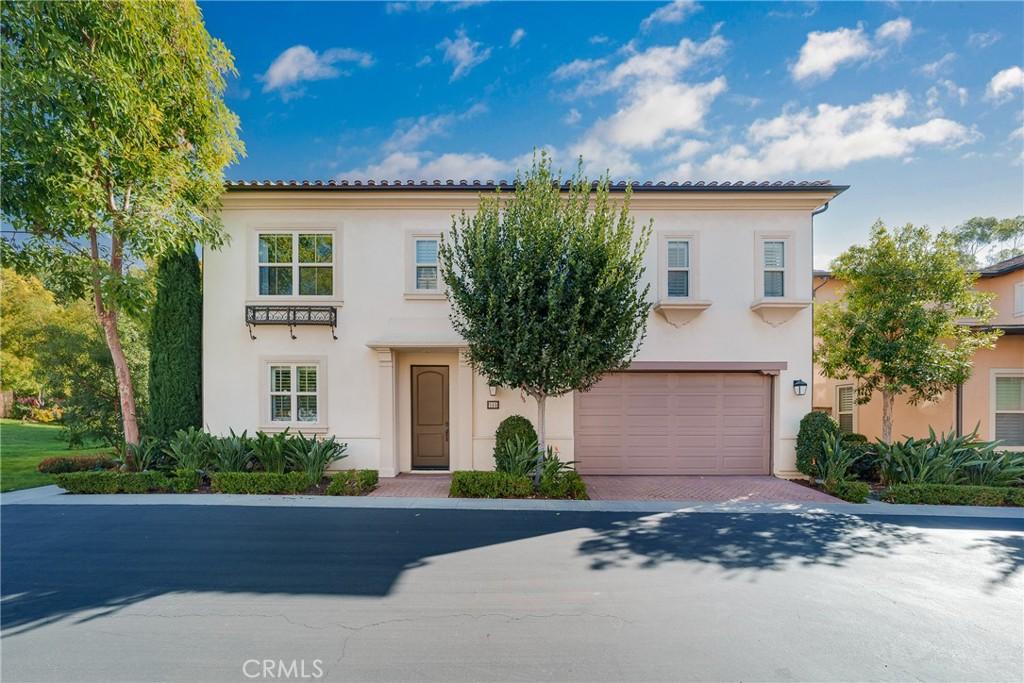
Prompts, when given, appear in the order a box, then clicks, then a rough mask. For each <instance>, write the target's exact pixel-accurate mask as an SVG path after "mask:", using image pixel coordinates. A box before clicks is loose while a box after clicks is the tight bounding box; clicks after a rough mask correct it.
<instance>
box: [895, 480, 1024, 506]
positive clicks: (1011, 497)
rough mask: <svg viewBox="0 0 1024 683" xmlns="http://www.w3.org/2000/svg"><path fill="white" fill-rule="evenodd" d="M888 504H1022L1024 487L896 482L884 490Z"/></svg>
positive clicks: (1023, 501)
mask: <svg viewBox="0 0 1024 683" xmlns="http://www.w3.org/2000/svg"><path fill="white" fill-rule="evenodd" d="M885 500H887V501H889V502H890V503H911V504H923V505H1013V506H1017V507H1024V488H1017V487H1011V486H961V485H957V484H896V485H895V486H890V487H889V489H888V490H887V491H886V492H885Z"/></svg>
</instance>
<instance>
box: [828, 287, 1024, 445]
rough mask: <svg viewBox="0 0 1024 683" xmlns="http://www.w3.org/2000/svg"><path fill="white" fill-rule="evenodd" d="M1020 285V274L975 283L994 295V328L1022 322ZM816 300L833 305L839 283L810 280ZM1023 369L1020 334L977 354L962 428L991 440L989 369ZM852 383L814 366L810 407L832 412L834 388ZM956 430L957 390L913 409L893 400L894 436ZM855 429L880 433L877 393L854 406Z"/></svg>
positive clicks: (1023, 339) (965, 391)
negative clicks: (1016, 306)
mask: <svg viewBox="0 0 1024 683" xmlns="http://www.w3.org/2000/svg"><path fill="white" fill-rule="evenodd" d="M1022 281H1024V271H1017V272H1015V273H1008V274H1006V275H1002V276H999V277H993V278H985V279H981V280H978V283H977V287H978V289H980V290H983V291H989V292H994V293H996V295H997V298H996V301H995V302H994V303H993V307H994V308H995V309H996V311H997V313H998V316H997V318H996V319H995V320H994V321H993V324H1001V325H1012V324H1022V323H1024V318H1022V317H1021V316H1017V317H1014V315H1013V287H1014V284H1015V283H1018V282H1022ZM814 284H815V287H818V289H817V291H816V293H815V297H814V299H815V302H816V303H818V302H823V301H832V300H834V299H836V298H837V297H838V296H839V295H840V292H841V287H842V283H841V282H840V281H838V280H834V279H828V280H826V279H825V278H822V277H815V278H814ZM1014 369H1024V336H1022V335H1005V336H1003V337H1000V338H999V340H998V342H997V343H996V348H994V349H988V350H983V351H979V352H978V353H977V354H976V355H975V357H974V369H973V371H972V373H971V378H970V379H969V380H968V381H967V382H966V383H964V387H963V428H964V431H966V432H969V431H971V430H973V429H974V427H975V426H976V425H977V426H978V435H979V437H980V438H982V439H992V438H994V435H993V433H992V419H991V417H992V413H991V410H992V404H991V392H992V371H993V370H1014ZM853 383H854V381H853V380H833V379H829V378H827V377H824V376H823V375H822V374H821V370H820V368H819V367H818V366H817V364H816V365H815V368H814V407H815V408H822V409H827V410H828V411H830V412H831V413H832V415H833V416H835V415H836V413H835V401H836V387H837V386H840V385H845V384H853ZM955 426H956V392H955V391H949V392H946V393H944V394H943V395H942V396H940V397H939V398H937V399H936V400H934V401H926V402H924V403H920V404H918V405H911V404H910V403H908V402H907V401H905V400H900V399H897V400H896V405H895V406H894V410H893V436H894V437H899V436H903V435H906V436H918V437H920V436H924V435H926V434H927V433H928V428H929V427H931V428H933V429H934V430H935V431H936V432H938V431H949V430H950V429H954V428H955ZM855 429H856V431H858V432H859V433H861V434H864V435H865V436H866V437H868V438H869V439H872V440H874V439H876V438H879V437H880V436H881V433H882V402H881V398H880V396H878V395H876V396H874V397H873V398H872V400H871V401H870V402H868V403H866V404H863V405H858V406H857V407H856V418H855Z"/></svg>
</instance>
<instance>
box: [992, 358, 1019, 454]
mask: <svg viewBox="0 0 1024 683" xmlns="http://www.w3.org/2000/svg"><path fill="white" fill-rule="evenodd" d="M995 384H996V386H995V394H996V397H995V398H996V401H995V435H994V436H995V438H996V439H998V440H1001V441H1003V444H1002V445H1003V446H1013V447H1020V446H1024V375H1006V376H1000V375H997V376H996V377H995Z"/></svg>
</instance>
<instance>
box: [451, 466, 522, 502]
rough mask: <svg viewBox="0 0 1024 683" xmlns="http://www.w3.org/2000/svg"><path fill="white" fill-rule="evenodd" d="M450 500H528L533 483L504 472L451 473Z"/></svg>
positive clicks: (469, 471)
mask: <svg viewBox="0 0 1024 683" xmlns="http://www.w3.org/2000/svg"><path fill="white" fill-rule="evenodd" d="M448 495H449V496H450V497H452V498H529V497H530V496H531V495H533V482H532V481H530V478H529V477H524V476H517V475H514V474H507V473H505V472H478V471H472V470H467V471H460V472H452V486H451V489H450V490H449V492H448Z"/></svg>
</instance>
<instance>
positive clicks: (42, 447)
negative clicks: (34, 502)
mask: <svg viewBox="0 0 1024 683" xmlns="http://www.w3.org/2000/svg"><path fill="white" fill-rule="evenodd" d="M110 451H111V449H110V448H109V447H103V448H78V449H74V450H70V449H68V444H67V442H66V441H64V440H63V439H62V438H61V436H60V427H56V426H53V425H40V424H32V423H28V422H20V421H18V420H0V491H14V490H17V489H28V488H32V487H33V486H45V485H46V484H52V483H53V477H52V476H51V475H49V474H42V473H40V472H37V471H36V465H37V464H38V463H39V461H40V460H42V459H43V458H47V457H49V456H51V455H89V454H91V453H109V452H110Z"/></svg>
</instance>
